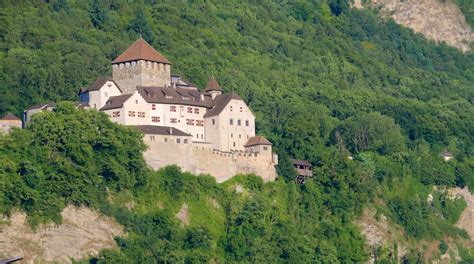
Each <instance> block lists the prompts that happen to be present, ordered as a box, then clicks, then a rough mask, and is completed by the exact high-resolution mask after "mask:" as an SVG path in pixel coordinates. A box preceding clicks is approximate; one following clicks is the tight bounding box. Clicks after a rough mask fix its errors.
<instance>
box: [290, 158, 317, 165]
mask: <svg viewBox="0 0 474 264" xmlns="http://www.w3.org/2000/svg"><path fill="white" fill-rule="evenodd" d="M291 162H292V163H293V164H294V165H302V166H308V167H313V165H311V163H309V162H308V161H306V160H298V159H291Z"/></svg>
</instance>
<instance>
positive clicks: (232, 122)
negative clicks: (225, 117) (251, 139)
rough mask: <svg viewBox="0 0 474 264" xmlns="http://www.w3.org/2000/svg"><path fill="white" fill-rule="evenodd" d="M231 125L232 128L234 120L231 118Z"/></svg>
mask: <svg viewBox="0 0 474 264" xmlns="http://www.w3.org/2000/svg"><path fill="white" fill-rule="evenodd" d="M229 124H230V125H231V126H232V125H234V119H232V118H231V119H230V120H229Z"/></svg>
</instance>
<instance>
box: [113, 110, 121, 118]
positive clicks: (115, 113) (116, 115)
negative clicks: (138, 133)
mask: <svg viewBox="0 0 474 264" xmlns="http://www.w3.org/2000/svg"><path fill="white" fill-rule="evenodd" d="M112 117H120V111H115V112H113V113H112Z"/></svg>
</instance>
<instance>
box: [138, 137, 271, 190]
mask: <svg viewBox="0 0 474 264" xmlns="http://www.w3.org/2000/svg"><path fill="white" fill-rule="evenodd" d="M145 142H146V143H147V144H148V146H149V149H148V150H147V151H146V152H145V153H144V157H145V160H146V162H147V163H148V165H149V166H150V167H152V168H153V169H159V168H161V167H164V166H167V165H172V164H175V165H178V166H179V167H181V168H182V169H183V170H185V171H188V172H192V173H197V174H200V173H203V174H210V175H212V176H213V177H215V178H216V181H217V182H223V181H226V180H228V179H230V178H232V177H233V176H235V175H237V174H250V173H255V174H256V175H258V176H260V177H262V179H263V180H264V181H273V180H275V178H276V170H275V164H274V163H273V161H272V157H271V156H270V155H268V157H267V155H261V154H256V153H252V154H250V153H245V152H238V153H230V152H221V151H217V150H212V148H211V147H210V146H208V145H206V144H202V143H200V144H195V143H193V144H176V143H170V142H161V141H160V142H149V141H146V140H145Z"/></svg>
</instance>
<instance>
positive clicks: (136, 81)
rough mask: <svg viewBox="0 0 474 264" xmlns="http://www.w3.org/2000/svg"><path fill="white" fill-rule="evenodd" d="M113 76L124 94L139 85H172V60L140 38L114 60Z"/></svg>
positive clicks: (131, 91)
mask: <svg viewBox="0 0 474 264" xmlns="http://www.w3.org/2000/svg"><path fill="white" fill-rule="evenodd" d="M112 76H113V80H114V81H115V82H116V83H117V85H118V86H119V87H120V89H121V90H122V91H123V93H124V94H131V93H133V92H134V91H135V90H136V87H137V86H160V87H169V86H171V62H169V61H168V59H166V58H165V57H164V56H163V55H161V54H160V53H159V52H158V51H156V50H155V49H154V48H153V47H152V46H150V44H148V43H147V42H146V41H145V40H144V39H142V38H140V39H138V40H137V41H136V42H135V43H133V44H132V45H131V46H130V47H129V48H128V49H127V50H126V51H125V52H124V53H122V54H121V55H120V56H118V57H117V58H116V59H115V60H114V61H112Z"/></svg>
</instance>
